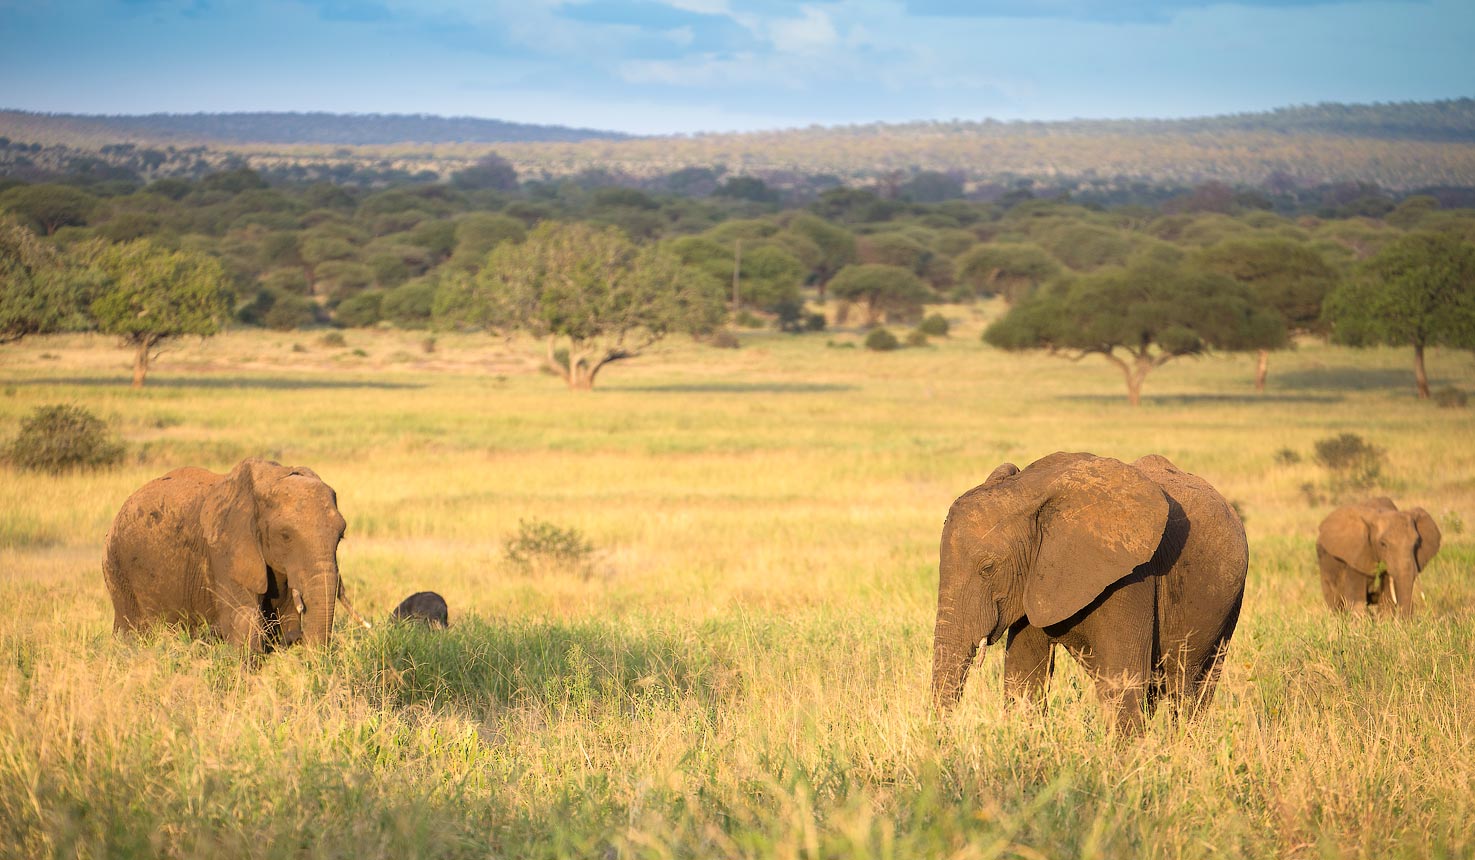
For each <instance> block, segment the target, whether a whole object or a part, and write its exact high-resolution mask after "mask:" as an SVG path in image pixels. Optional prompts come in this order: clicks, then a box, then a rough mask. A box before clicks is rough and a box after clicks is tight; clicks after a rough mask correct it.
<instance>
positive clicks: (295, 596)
mask: <svg viewBox="0 0 1475 860" xmlns="http://www.w3.org/2000/svg"><path fill="white" fill-rule="evenodd" d="M292 605H293V606H295V607H297V614H298V615H306V614H307V606H306V604H304V603H303V602H302V592H300V591H298V590H297V589H295V588H294V589H292Z"/></svg>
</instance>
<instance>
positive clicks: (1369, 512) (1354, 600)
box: [1316, 497, 1440, 618]
mask: <svg viewBox="0 0 1475 860" xmlns="http://www.w3.org/2000/svg"><path fill="white" fill-rule="evenodd" d="M1439 539H1440V535H1439V526H1437V525H1435V524H1434V518H1433V517H1431V516H1429V512H1428V511H1425V510H1424V509H1423V508H1409V509H1408V510H1406V511H1400V510H1399V509H1398V507H1397V506H1396V505H1394V504H1393V501H1392V500H1391V499H1388V498H1386V497H1379V498H1376V499H1370V500H1368V501H1365V502H1359V503H1357V504H1354V505H1344V506H1342V507H1340V508H1337V509H1336V510H1335V511H1332V512H1331V514H1330V515H1328V516H1327V518H1326V519H1325V520H1322V523H1321V528H1320V530H1319V531H1318V533H1317V536H1316V562H1317V565H1318V566H1319V567H1320V568H1321V595H1322V597H1324V598H1325V599H1326V603H1327V605H1328V606H1330V607H1331V608H1333V609H1336V610H1340V611H1346V610H1348V609H1352V608H1354V607H1356V608H1359V609H1360V608H1362V607H1364V606H1387V605H1388V604H1387V603H1386V602H1385V600H1384V598H1391V601H1392V609H1393V611H1395V612H1397V613H1398V614H1399V615H1400V616H1401V617H1405V618H1407V617H1409V616H1411V615H1413V611H1414V579H1415V578H1416V577H1417V576H1418V575H1419V572H1420V571H1422V570H1423V569H1424V567H1425V566H1427V565H1428V564H1429V561H1430V560H1431V559H1433V558H1434V554H1435V553H1437V552H1439Z"/></svg>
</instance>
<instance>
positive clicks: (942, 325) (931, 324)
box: [917, 314, 949, 337]
mask: <svg viewBox="0 0 1475 860" xmlns="http://www.w3.org/2000/svg"><path fill="white" fill-rule="evenodd" d="M948 329H949V325H948V321H947V317H945V316H943V315H942V314H929V315H928V316H927V317H926V318H925V319H923V320H922V321H921V322H920V323H918V324H917V331H920V332H921V333H922V334H925V335H931V336H932V337H947V333H948Z"/></svg>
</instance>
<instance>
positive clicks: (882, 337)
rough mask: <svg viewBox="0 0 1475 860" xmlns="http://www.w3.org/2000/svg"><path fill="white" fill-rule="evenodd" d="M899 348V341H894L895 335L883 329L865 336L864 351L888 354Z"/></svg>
mask: <svg viewBox="0 0 1475 860" xmlns="http://www.w3.org/2000/svg"><path fill="white" fill-rule="evenodd" d="M900 348H901V341H899V340H897V339H896V335H894V334H892V333H891V332H889V331H887V330H886V329H884V328H878V329H873V330H872V331H871V333H870V334H868V335H866V349H870V350H874V351H876V352H890V351H891V350H893V349H900Z"/></svg>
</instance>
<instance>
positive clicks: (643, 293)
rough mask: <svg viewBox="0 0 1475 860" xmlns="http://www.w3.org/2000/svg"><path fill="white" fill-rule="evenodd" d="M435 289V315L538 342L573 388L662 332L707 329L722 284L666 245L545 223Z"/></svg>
mask: <svg viewBox="0 0 1475 860" xmlns="http://www.w3.org/2000/svg"><path fill="white" fill-rule="evenodd" d="M444 290H445V293H446V294H445V295H443V296H437V308H438V309H439V310H440V311H441V318H442V319H447V320H458V321H461V322H469V323H472V324H479V325H481V326H483V327H486V328H491V329H502V330H526V331H529V332H531V333H532V334H533V335H535V336H538V337H542V338H545V339H546V342H547V350H548V364H549V366H550V367H551V368H552V369H553V370H554V371H555V372H557V373H558V374H559V375H560V376H561V377H563V380H564V382H566V383H567V384H568V387H569V388H570V389H572V390H575V391H588V390H590V389H592V388H593V387H594V380H595V377H596V376H598V374H599V371H600V370H602V369H603V368H604V367H605V366H606V365H608V364H611V363H612V362H616V361H623V360H624V359H628V358H634V357H636V356H638V355H640V354H641V353H642V352H643V351H644V350H645V349H647V348H648V347H650V346H651V345H652V344H654V343H656V342H657V341H659V340H660V339H661V338H663V337H665V336H666V335H667V334H668V333H670V332H673V331H688V332H702V331H708V330H710V329H711V328H713V327H714V326H716V325H717V324H718V323H719V322H720V321H721V320H722V317H723V314H724V312H725V306H724V303H723V294H722V289H721V283H720V282H719V281H715V280H714V279H712V278H710V277H708V276H707V275H705V274H704V273H701V272H693V271H691V270H689V269H687V268H686V267H684V266H682V265H681V262H680V261H679V260H678V259H677V258H676V257H675V256H674V255H672V254H671V253H669V252H667V251H666V250H665V249H663V248H660V247H658V246H646V247H640V246H638V245H636V244H635V243H633V242H631V241H630V240H629V239H628V238H627V237H626V236H625V234H624V233H623V232H621V231H620V230H618V229H616V228H613V227H605V228H599V227H595V226H592V225H589V224H560V223H557V222H552V221H545V222H544V223H542V224H540V225H538V227H537V228H536V229H534V230H533V231H532V232H531V233H529V234H528V237H527V239H525V240H524V241H522V242H520V243H512V242H506V243H503V244H501V245H498V246H497V247H496V248H495V249H494V250H493V251H492V252H491V254H489V255H488V256H487V262H486V265H485V266H484V267H483V268H482V270H481V272H480V273H478V274H477V275H476V276H475V278H474V279H473V278H470V277H464V276H463V277H462V278H460V279H459V280H456V281H451V282H448V283H447V284H446V285H444ZM560 347H564V350H565V351H563V352H562V354H560Z"/></svg>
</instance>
